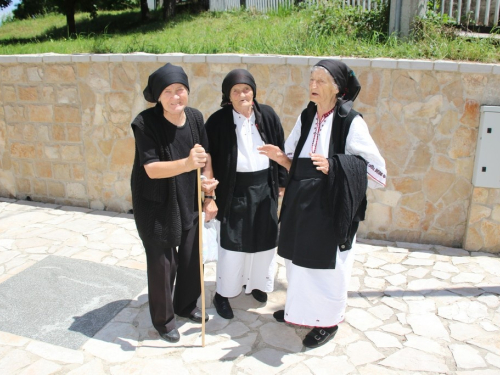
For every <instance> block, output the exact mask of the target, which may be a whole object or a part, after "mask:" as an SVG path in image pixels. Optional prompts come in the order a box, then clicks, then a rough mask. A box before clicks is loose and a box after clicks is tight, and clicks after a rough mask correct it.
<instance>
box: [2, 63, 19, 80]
mask: <svg viewBox="0 0 500 375" xmlns="http://www.w3.org/2000/svg"><path fill="white" fill-rule="evenodd" d="M1 72H2V82H3V83H4V84H5V83H18V82H24V81H25V79H24V78H25V75H24V69H23V66H22V65H15V66H7V67H5V68H3V69H2V71H1Z"/></svg>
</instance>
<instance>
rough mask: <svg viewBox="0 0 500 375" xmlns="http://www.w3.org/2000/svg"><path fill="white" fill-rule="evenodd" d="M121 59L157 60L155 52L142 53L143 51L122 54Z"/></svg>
mask: <svg viewBox="0 0 500 375" xmlns="http://www.w3.org/2000/svg"><path fill="white" fill-rule="evenodd" d="M123 61H133V62H142V63H144V62H157V61H158V60H157V58H156V55H155V54H152V53H144V52H134V53H131V54H128V55H123Z"/></svg>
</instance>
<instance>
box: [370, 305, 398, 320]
mask: <svg viewBox="0 0 500 375" xmlns="http://www.w3.org/2000/svg"><path fill="white" fill-rule="evenodd" d="M368 312H369V313H370V314H373V315H375V316H376V317H377V318H379V319H380V320H384V321H385V320H388V319H389V318H390V317H392V316H393V315H394V312H393V311H392V309H391V308H389V307H387V306H386V305H379V306H376V307H371V308H369V309H368Z"/></svg>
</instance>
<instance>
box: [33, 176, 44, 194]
mask: <svg viewBox="0 0 500 375" xmlns="http://www.w3.org/2000/svg"><path fill="white" fill-rule="evenodd" d="M33 193H34V194H35V195H38V196H41V197H44V196H47V182H46V181H45V180H42V179H40V178H35V179H33Z"/></svg>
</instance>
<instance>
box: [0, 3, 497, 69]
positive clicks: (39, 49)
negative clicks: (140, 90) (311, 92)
mask: <svg viewBox="0 0 500 375" xmlns="http://www.w3.org/2000/svg"><path fill="white" fill-rule="evenodd" d="M76 20H77V30H78V34H77V35H76V36H72V37H68V34H67V30H66V20H65V17H64V16H63V15H55V14H50V15H46V16H44V17H39V18H37V19H32V20H24V21H12V22H7V23H5V24H4V25H2V26H1V27H0V54H28V53H45V52H55V53H130V52H148V53H170V52H182V53H210V54H212V53H247V54H257V53H258V54H284V55H312V56H337V55H340V56H356V57H368V58H373V57H392V58H411V59H451V60H469V61H481V62H499V61H500V47H499V41H498V40H493V39H481V40H478V39H474V40H468V39H463V38H457V37H450V36H449V35H447V34H446V33H442V35H441V34H439V33H438V34H437V35H436V34H435V33H434V32H430V33H428V35H425V33H421V35H419V38H414V39H412V40H408V41H404V40H401V39H397V38H394V37H389V38H388V37H386V36H385V35H382V34H377V33H376V32H374V33H372V34H371V35H370V36H368V37H367V36H364V37H362V38H361V37H356V36H354V35H349V34H346V33H341V32H335V33H330V34H332V35H325V34H318V33H316V32H314V29H315V25H314V16H313V11H312V10H311V9H295V10H280V11H279V12H275V13H268V14H259V13H255V12H251V11H238V12H215V13H211V12H202V13H198V14H189V13H187V12H185V13H180V14H178V15H177V16H176V17H175V18H174V19H173V20H172V21H171V22H167V23H165V22H163V21H162V20H161V17H160V15H159V13H153V19H152V20H150V21H149V22H147V23H144V24H143V23H141V21H140V14H139V10H132V11H121V12H118V11H117V12H99V15H98V17H97V18H96V19H95V20H91V19H90V18H89V17H88V15H87V14H78V15H77V17H76Z"/></svg>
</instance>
